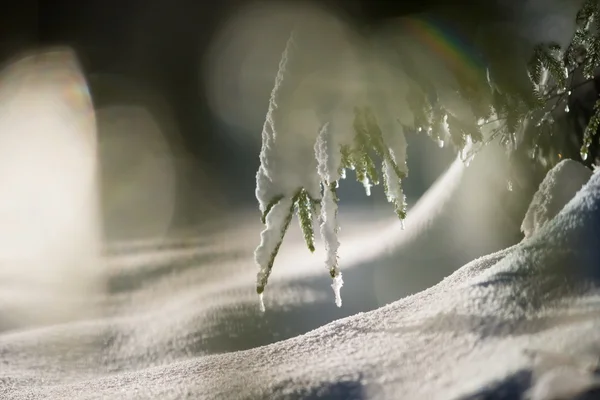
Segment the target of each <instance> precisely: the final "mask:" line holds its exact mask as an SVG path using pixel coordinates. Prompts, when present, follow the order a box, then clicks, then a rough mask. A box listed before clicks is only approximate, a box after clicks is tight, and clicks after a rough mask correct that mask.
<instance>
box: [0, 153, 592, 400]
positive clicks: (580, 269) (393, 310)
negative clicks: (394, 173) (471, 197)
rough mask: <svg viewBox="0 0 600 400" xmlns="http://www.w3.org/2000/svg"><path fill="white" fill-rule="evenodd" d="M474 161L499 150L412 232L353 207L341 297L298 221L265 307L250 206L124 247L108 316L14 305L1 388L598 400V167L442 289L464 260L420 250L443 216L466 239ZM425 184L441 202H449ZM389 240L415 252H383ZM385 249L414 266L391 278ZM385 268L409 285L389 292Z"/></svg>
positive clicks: (27, 394) (447, 180) (0, 336)
mask: <svg viewBox="0 0 600 400" xmlns="http://www.w3.org/2000/svg"><path fill="white" fill-rule="evenodd" d="M478 162H479V165H480V166H482V165H484V162H489V157H482V158H475V160H474V162H473V164H472V166H471V167H470V168H465V167H464V166H463V165H462V164H460V162H459V163H457V164H455V165H454V166H452V167H451V169H450V170H449V171H448V172H447V173H446V175H445V176H444V177H442V178H441V180H440V182H438V184H436V185H435V186H434V187H433V188H432V190H431V192H430V193H429V194H428V195H426V196H425V199H423V200H422V201H421V202H420V203H419V204H417V205H415V206H414V207H413V208H412V210H411V213H410V214H409V215H412V218H413V219H412V220H411V217H409V218H408V220H407V225H408V226H407V230H406V231H402V230H399V228H398V223H397V222H396V223H394V224H393V225H392V226H390V221H389V220H388V219H383V220H382V219H378V218H373V216H372V215H368V216H364V215H363V216H360V215H359V214H357V213H351V215H350V216H348V215H346V217H345V218H346V221H345V225H344V226H345V227H347V228H346V229H344V231H343V234H342V239H341V241H342V243H343V246H342V249H345V250H344V251H342V253H341V256H342V257H345V258H347V259H348V260H352V261H353V262H352V263H350V262H348V264H349V267H348V269H347V273H346V274H345V281H346V285H345V286H344V290H346V294H345V302H344V307H342V308H341V309H338V308H337V307H335V305H333V304H332V302H331V298H330V296H331V292H330V290H331V289H330V288H329V287H328V286H329V284H328V283H329V280H328V279H324V277H323V272H324V271H323V270H322V264H321V262H320V261H319V260H320V259H321V255H319V254H315V255H314V256H310V255H306V254H307V252H306V250H305V248H304V245H303V243H302V242H301V237H300V236H301V235H300V234H299V233H298V232H297V230H293V231H290V238H289V240H288V242H284V246H282V251H281V254H280V258H279V259H278V262H279V263H280V264H281V265H280V267H279V268H277V269H276V272H275V273H274V274H273V277H272V278H273V279H272V282H271V284H270V290H269V292H268V293H267V296H265V301H266V303H267V311H266V313H264V314H263V313H260V312H259V310H258V306H257V301H256V295H255V293H254V287H253V286H254V285H253V282H254V280H253V275H254V271H255V270H254V268H253V267H252V262H251V254H252V248H253V245H254V243H252V242H251V241H248V240H245V238H246V237H251V236H253V235H255V234H256V231H257V227H259V222H256V223H252V222H250V220H244V219H242V220H240V219H239V218H236V219H235V221H234V222H230V225H229V226H228V225H224V227H222V228H221V229H218V230H217V229H214V228H211V227H209V228H207V229H206V230H205V232H196V233H195V234H190V235H189V236H188V238H187V239H181V238H180V239H177V240H175V241H172V242H169V241H163V242H145V243H144V242H140V243H130V244H121V245H118V246H112V247H111V248H109V255H110V256H109V259H108V260H107V262H108V265H107V268H108V277H107V291H106V293H105V295H104V296H98V297H97V298H96V302H97V303H98V304H97V305H98V307H99V308H100V309H102V310H104V313H103V314H102V315H100V316H98V315H97V314H96V315H94V317H93V318H92V317H90V318H87V319H86V318H83V319H79V320H76V321H70V322H65V323H62V324H57V325H50V326H38V327H15V326H11V325H10V324H9V323H8V322H6V321H8V320H7V319H5V318H4V316H5V314H4V313H3V310H2V308H1V307H0V316H1V317H2V319H1V321H2V322H3V326H2V331H1V333H0V365H1V367H0V398H2V399H5V398H6V399H65V398H69V399H106V398H109V399H146V398H160V399H176V398H192V399H198V398H202V399H205V398H206V399H265V398H268V399H316V398H327V399H397V398H398V394H399V393H400V394H402V397H401V398H402V399H480V398H485V399H513V398H515V399H519V398H527V397H525V396H529V398H532V399H534V400H541V399H545V400H548V399H555V398H558V397H556V395H557V394H558V392H556V391H557V390H559V389H557V388H560V391H565V390H567V391H568V393H567V396H568V397H566V398H573V399H575V398H578V397H576V396H578V395H580V394H582V393H585V392H587V395H588V396H592V397H579V398H580V399H583V398H594V397H593V395H594V393H595V395H596V396H597V395H598V392H597V391H596V392H594V390H597V389H594V388H595V387H597V385H598V379H597V376H596V375H594V374H597V372H598V368H597V367H598V366H597V363H598V357H599V356H600V346H599V345H598V343H600V317H599V316H600V292H598V290H597V289H596V288H597V284H598V282H599V281H600V270H599V266H598V260H599V259H600V258H599V257H600V243H599V240H600V239H599V238H600V222H599V221H600V174H598V173H595V174H594V175H593V176H592V178H591V179H590V181H589V182H588V183H587V184H586V185H585V186H584V188H583V189H582V190H581V191H580V192H578V193H577V195H576V196H575V198H574V199H572V200H571V201H570V202H569V203H568V204H567V205H566V207H565V208H564V209H563V210H562V211H561V212H560V213H558V215H557V216H556V217H554V218H553V219H552V220H550V221H549V222H547V223H546V224H544V226H542V227H541V228H540V229H539V230H537V231H536V232H535V233H534V234H533V235H532V236H530V237H528V238H526V239H524V240H523V241H522V242H521V243H518V244H516V245H513V246H509V247H507V248H505V249H504V250H500V251H496V252H493V253H491V254H489V255H486V256H483V257H481V258H477V259H476V260H474V261H472V262H469V263H467V264H466V265H465V266H463V267H462V268H459V269H458V270H456V271H455V272H454V273H452V274H451V275H450V276H448V277H446V278H445V279H443V280H442V281H441V282H439V283H437V284H436V285H434V286H431V287H429V288H426V287H427V286H428V283H427V280H425V281H421V280H419V278H418V275H415V270H414V269H415V268H417V269H420V270H421V271H424V268H425V267H424V264H429V266H430V270H431V271H430V273H431V274H433V275H435V276H437V277H438V280H439V279H441V278H443V276H444V271H445V268H450V267H451V265H446V266H444V267H441V265H442V264H443V263H444V262H446V263H447V264H448V263H449V264H452V262H457V260H460V257H458V258H456V257H455V258H451V257H449V256H448V254H451V253H450V252H451V250H450V249H447V250H446V249H444V248H441V249H439V248H438V249H437V250H436V252H437V255H438V257H439V261H438V264H439V265H436V264H434V263H433V262H432V259H428V258H427V257H428V256H431V255H430V254H423V247H422V246H424V245H425V244H424V242H423V241H425V240H427V241H429V244H430V246H431V248H432V249H433V248H435V246H436V245H438V243H437V242H431V238H432V237H434V238H435V237H436V235H441V232H442V231H443V230H444V229H445V230H446V239H447V240H451V239H453V238H454V239H455V242H454V243H453V244H454V253H455V254H456V253H459V250H460V247H459V246H460V245H462V242H461V241H460V240H456V236H457V235H456V226H457V225H455V224H451V223H449V222H448V220H443V219H440V218H441V216H444V217H445V218H446V217H447V215H448V214H449V212H448V211H449V210H450V209H454V210H455V213H457V214H458V217H460V211H461V210H460V207H459V206H460V202H457V200H452V199H456V198H458V199H460V197H458V196H457V195H456V193H460V192H462V191H463V190H464V189H465V187H464V185H465V182H468V181H469V179H473V176H479V175H481V173H482V169H481V168H477V163H478ZM473 165H475V168H474V167H473ZM485 179H489V176H487V177H485ZM493 187H499V186H498V185H493ZM503 187H504V186H503ZM439 193H445V194H446V195H447V196H448V198H449V199H450V200H448V201H442V200H443V199H442V198H441V196H440V194H439ZM427 196H434V197H433V198H437V200H438V203H441V210H439V214H436V213H435V212H434V210H432V209H431V206H427V204H428V202H429V203H432V202H433V200H432V199H427ZM489 196H490V197H491V198H492V199H493V198H494V197H496V198H497V197H498V193H495V194H494V193H490V194H489ZM498 202H500V200H497V203H493V202H492V203H493V204H491V205H489V207H496V208H498V207H499V206H498ZM484 203H485V202H484ZM486 204H487V203H486ZM426 206H427V207H426ZM469 209H470V211H471V212H472V207H470V208H469ZM385 211H386V215H387V212H389V210H385ZM488 213H489V211H488ZM341 218H344V215H341ZM436 218H437V220H436ZM419 220H421V222H420V223H419ZM252 221H255V218H253V219H252ZM411 221H413V222H414V224H413V226H414V227H413V228H411V229H412V230H413V231H414V232H413V233H412V234H410V235H409V233H410V230H411V229H409V228H410V227H411ZM423 221H430V222H429V223H425V222H423ZM431 221H433V222H431ZM479 223H480V224H481V225H480V226H479V229H470V230H464V229H463V231H464V234H465V235H469V234H470V233H469V232H472V233H471V234H470V235H471V236H469V237H467V238H466V239H464V240H465V243H469V242H470V241H473V240H474V238H475V237H476V236H477V235H478V236H481V235H482V233H481V232H485V230H483V228H487V229H489V231H490V232H491V230H492V229H493V228H494V222H493V221H492V220H487V221H481V219H480V221H479ZM486 224H487V225H486ZM433 227H436V228H433ZM436 229H437V233H436ZM515 229H518V227H515ZM207 232H209V233H207ZM394 235H396V236H395V237H394ZM384 237H388V238H389V240H390V241H392V242H394V243H396V244H397V245H398V246H399V247H400V248H401V249H402V251H401V253H402V254H404V257H402V256H399V255H398V254H397V253H394V252H392V253H389V254H388V255H384V254H386V253H385V251H386V250H385V249H387V248H389V245H388V244H386V243H385V241H384V240H383V238H384ZM231 238H236V240H231ZM238 238H239V240H237V239H238ZM496 245H497V246H498V245H500V242H499V241H496ZM438 247H439V246H438ZM410 249H415V250H412V251H411V250H410ZM483 249H484V247H473V248H469V249H466V250H464V249H463V251H467V250H468V251H470V253H468V252H467V253H464V254H463V256H464V257H469V256H472V255H473V254H474V253H476V252H477V251H482V250H483ZM432 251H433V250H432ZM432 251H430V253H431V252H432ZM152 252H156V253H155V254H160V255H161V256H160V257H154V256H150V255H149V254H152ZM390 254H391V255H390ZM315 256H316V259H315ZM419 257H421V259H419ZM386 262H387V263H391V264H393V265H395V266H396V268H397V269H398V271H396V272H397V274H398V275H399V276H404V277H405V279H404V280H394V279H393V278H394V275H392V272H391V271H392V270H390V269H386V268H388V267H386V266H385V264H386ZM378 274H379V275H380V276H379V277H378ZM429 279H434V277H432V276H430V277H429ZM382 280H384V281H387V282H388V283H390V282H393V283H394V284H396V285H399V286H402V284H404V285H408V286H406V287H404V288H397V291H396V292H393V293H392V292H390V291H389V290H388V289H389V288H385V287H384V286H381V281H382ZM420 289H425V290H422V291H419V290H420ZM403 291H404V292H413V293H414V292H417V293H415V294H413V295H410V296H407V297H404V298H402V299H401V300H398V301H395V302H393V303H391V304H388V305H386V306H383V307H380V308H377V309H374V308H376V307H377V305H378V304H381V301H382V300H381V299H380V298H378V297H377V296H379V295H380V294H381V292H387V293H388V295H390V296H396V298H399V297H401V295H402V293H403ZM390 293H391V294H390ZM384 297H385V296H384ZM0 306H1V304H0ZM369 309H374V310H373V311H369V312H364V313H363V312H360V311H366V310H369ZM351 314H354V315H351ZM344 316H347V317H346V318H341V319H339V318H340V317H344ZM329 321H333V322H330V323H328V322H329ZM314 328H316V329H314ZM311 329H312V330H311ZM565 370H567V373H565V372H561V371H565ZM563 398H564V397H563Z"/></svg>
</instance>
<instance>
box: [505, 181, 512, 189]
mask: <svg viewBox="0 0 600 400" xmlns="http://www.w3.org/2000/svg"><path fill="white" fill-rule="evenodd" d="M506 188H507V189H508V191H509V192H512V191H513V184H512V181H508V182H506Z"/></svg>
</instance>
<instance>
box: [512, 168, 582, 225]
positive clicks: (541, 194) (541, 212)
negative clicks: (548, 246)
mask: <svg viewBox="0 0 600 400" xmlns="http://www.w3.org/2000/svg"><path fill="white" fill-rule="evenodd" d="M590 176H592V171H590V170H589V169H588V168H586V167H585V166H584V165H583V164H580V163H578V162H577V161H573V160H563V161H561V162H560V163H559V164H558V165H556V166H555V167H554V168H552V170H550V172H548V174H547V175H546V177H545V178H544V180H543V181H542V183H541V184H540V187H539V189H538V191H537V192H536V194H535V195H534V196H533V200H532V201H531V204H530V205H529V209H528V210H527V214H525V218H524V219H523V224H522V225H521V231H522V232H523V233H524V234H525V237H529V236H531V235H533V234H534V233H535V232H537V231H538V230H539V229H540V228H541V227H542V226H544V225H545V224H546V223H547V222H548V221H550V220H551V219H552V218H554V217H555V216H556V214H558V212H559V211H560V210H562V208H563V207H564V206H565V204H567V202H569V200H571V199H572V198H573V196H575V193H577V191H579V190H580V189H581V187H582V186H583V185H584V184H585V183H586V182H587V181H588V180H589V179H590Z"/></svg>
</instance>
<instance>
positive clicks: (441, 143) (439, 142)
mask: <svg viewBox="0 0 600 400" xmlns="http://www.w3.org/2000/svg"><path fill="white" fill-rule="evenodd" d="M438 146H440V149H441V148H443V147H444V141H443V140H442V139H438Z"/></svg>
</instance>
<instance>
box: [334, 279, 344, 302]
mask: <svg viewBox="0 0 600 400" xmlns="http://www.w3.org/2000/svg"><path fill="white" fill-rule="evenodd" d="M342 286H344V280H343V279H342V274H341V273H339V274H338V275H336V276H335V278H333V283H332V284H331V287H332V289H333V293H334V294H335V305H336V306H338V307H341V306H342V295H341V294H340V290H341V289H342Z"/></svg>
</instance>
